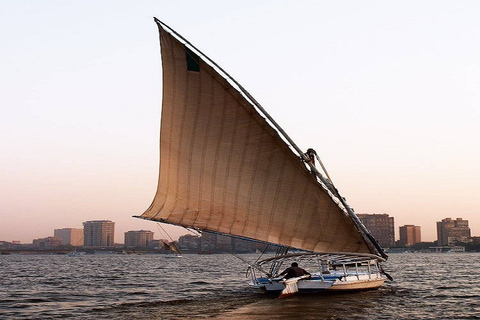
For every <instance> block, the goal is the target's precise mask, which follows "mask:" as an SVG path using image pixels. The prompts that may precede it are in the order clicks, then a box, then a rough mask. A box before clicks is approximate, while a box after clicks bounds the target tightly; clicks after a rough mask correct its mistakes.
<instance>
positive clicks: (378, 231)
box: [358, 214, 480, 248]
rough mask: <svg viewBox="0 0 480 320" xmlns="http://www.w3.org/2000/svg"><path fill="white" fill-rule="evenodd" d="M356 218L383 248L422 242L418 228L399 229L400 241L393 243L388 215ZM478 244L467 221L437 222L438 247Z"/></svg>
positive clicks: (478, 238)
mask: <svg viewBox="0 0 480 320" xmlns="http://www.w3.org/2000/svg"><path fill="white" fill-rule="evenodd" d="M358 217H359V218H360V220H361V221H362V223H363V224H364V225H365V227H366V228H367V229H368V230H370V232H371V233H372V235H373V236H374V237H375V239H377V241H378V242H379V244H380V245H381V246H382V247H383V248H391V247H395V246H396V247H409V246H412V245H414V244H415V243H419V242H422V234H421V228H420V226H415V225H404V226H401V227H399V236H400V240H398V241H395V222H394V218H393V217H390V216H389V215H388V214H359V215H358ZM459 242H460V243H473V244H480V237H472V236H471V231H470V228H469V226H468V220H463V219H462V218H456V219H451V218H445V219H443V220H442V221H438V222H437V241H436V245H437V246H438V247H453V246H455V245H456V244H457V243H459Z"/></svg>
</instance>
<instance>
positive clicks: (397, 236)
mask: <svg viewBox="0 0 480 320" xmlns="http://www.w3.org/2000/svg"><path fill="white" fill-rule="evenodd" d="M382 216H385V217H382ZM359 218H360V220H361V221H362V223H363V224H364V225H365V226H366V227H367V228H368V229H369V231H370V232H371V233H372V235H373V236H374V237H375V238H376V239H377V241H379V243H380V244H381V245H382V247H390V246H393V245H394V243H393V242H395V245H396V243H397V241H400V242H401V240H402V235H401V233H402V228H405V227H413V228H415V229H416V231H415V232H416V233H417V234H416V235H413V237H417V238H416V240H418V239H422V237H423V236H422V235H421V234H422V231H421V226H417V225H414V224H405V225H397V224H396V223H395V220H394V219H395V217H392V216H389V215H388V214H385V213H383V214H368V213H367V214H359ZM386 220H389V222H388V223H384V222H385V221H386ZM445 221H451V222H452V223H454V224H456V223H461V224H462V225H463V226H465V227H467V228H468V230H470V229H471V228H470V227H469V222H470V221H469V220H465V219H463V218H460V217H456V218H453V219H452V218H450V217H446V218H443V219H441V221H436V222H435V224H436V232H437V237H436V238H435V239H434V240H431V241H430V240H423V239H422V240H421V241H417V242H438V241H443V240H442V239H439V225H442V224H443V223H444V222H445ZM458 221H460V222H458ZM92 223H93V224H99V223H109V224H112V225H114V224H115V221H110V220H98V219H96V220H91V221H85V222H83V223H82V224H83V225H84V226H85V225H86V224H87V225H91V224H92ZM372 223H373V224H372ZM378 223H381V225H378ZM162 225H164V226H167V225H166V224H162ZM378 227H380V230H379V228H378ZM70 229H71V230H82V234H83V230H84V229H83V228H81V229H80V228H66V227H62V228H55V229H53V233H52V234H50V235H45V236H43V237H38V238H35V239H32V241H34V240H42V239H44V238H49V237H60V238H64V235H63V234H62V235H58V236H57V235H56V234H57V232H58V233H60V232H62V231H65V230H68V231H69V233H70V232H71V231H70ZM388 229H391V230H392V231H393V233H394V239H393V242H389V240H388V238H389V237H390V236H391V234H388V235H386V234H385V232H386V233H391V232H389V231H387V230H388ZM145 232H147V233H151V237H152V239H154V240H159V239H165V240H169V239H171V240H173V241H178V239H179V238H180V237H182V236H184V235H193V236H199V234H197V233H194V232H191V231H187V230H186V232H185V233H182V234H180V235H179V236H178V237H175V238H172V236H171V234H169V233H166V231H165V229H164V228H163V227H161V228H160V229H159V230H158V232H157V233H158V234H159V235H160V237H159V238H155V237H154V235H155V231H151V230H150V229H145V230H144V229H141V230H133V229H132V230H127V231H125V232H122V235H121V236H120V235H116V236H115V239H118V238H119V237H123V239H122V240H124V241H117V240H116V241H115V242H114V243H111V245H114V244H122V243H125V239H126V235H127V234H136V233H145ZM403 232H406V231H405V230H404V231H403ZM409 232H412V231H409ZM113 233H115V232H114V231H113ZM469 234H470V236H469V237H480V235H476V234H474V233H473V232H472V233H470V231H469ZM379 237H380V238H379ZM381 237H385V238H381ZM404 237H406V235H404ZM441 237H442V238H443V237H444V236H441ZM0 241H6V240H4V239H0ZM12 241H15V240H11V241H6V242H12ZM22 244H27V243H22Z"/></svg>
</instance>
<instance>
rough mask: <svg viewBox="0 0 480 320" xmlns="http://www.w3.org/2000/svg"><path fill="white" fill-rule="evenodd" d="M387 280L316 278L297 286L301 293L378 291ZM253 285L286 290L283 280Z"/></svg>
mask: <svg viewBox="0 0 480 320" xmlns="http://www.w3.org/2000/svg"><path fill="white" fill-rule="evenodd" d="M386 279H387V278H386V277H385V276H383V275H374V277H372V275H360V276H348V277H329V278H321V277H319V276H314V277H312V278H311V279H305V280H300V281H298V283H297V286H298V292H299V293H319V292H333V291H336V292H342V291H345V292H347V291H361V290H373V289H378V288H379V287H381V286H382V285H383V283H384V282H385V281H386ZM251 285H253V286H254V287H257V288H260V289H262V290H263V291H265V292H268V293H278V292H281V291H282V290H283V289H284V288H285V285H284V284H283V283H282V280H267V279H266V278H259V279H257V281H256V282H254V283H252V284H251Z"/></svg>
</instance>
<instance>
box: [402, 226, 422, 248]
mask: <svg viewBox="0 0 480 320" xmlns="http://www.w3.org/2000/svg"><path fill="white" fill-rule="evenodd" d="M399 229H400V244H402V245H404V246H411V245H412V244H415V243H418V242H422V235H421V229H420V227H419V226H414V225H411V224H407V225H404V226H403V227H400V228H399Z"/></svg>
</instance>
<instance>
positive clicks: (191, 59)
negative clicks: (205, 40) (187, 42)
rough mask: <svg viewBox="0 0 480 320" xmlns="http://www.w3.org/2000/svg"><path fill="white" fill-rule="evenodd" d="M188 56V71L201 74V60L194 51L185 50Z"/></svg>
mask: <svg viewBox="0 0 480 320" xmlns="http://www.w3.org/2000/svg"><path fill="white" fill-rule="evenodd" d="M185 52H186V55H187V70H188V71H196V72H200V62H199V61H200V58H199V57H198V56H197V55H196V54H195V53H193V51H192V50H190V49H188V48H185Z"/></svg>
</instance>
